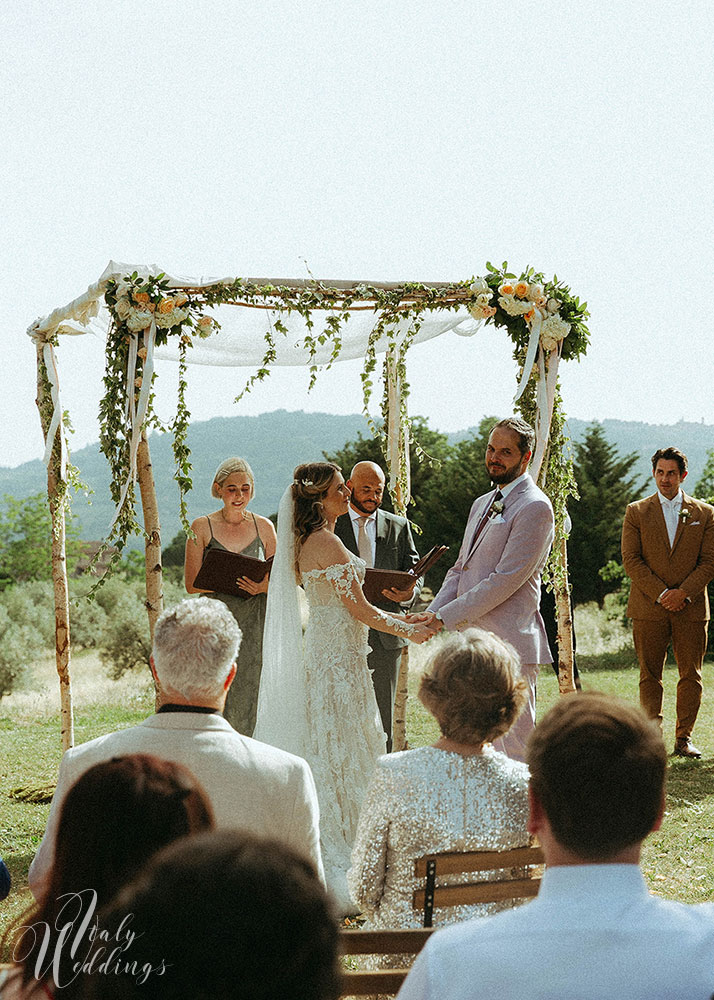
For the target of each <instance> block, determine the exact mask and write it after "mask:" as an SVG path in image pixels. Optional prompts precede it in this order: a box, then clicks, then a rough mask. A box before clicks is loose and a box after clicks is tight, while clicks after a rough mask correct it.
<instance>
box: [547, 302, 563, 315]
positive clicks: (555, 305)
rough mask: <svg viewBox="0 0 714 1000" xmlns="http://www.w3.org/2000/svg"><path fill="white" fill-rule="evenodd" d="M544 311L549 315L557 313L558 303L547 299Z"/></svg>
mask: <svg viewBox="0 0 714 1000" xmlns="http://www.w3.org/2000/svg"><path fill="white" fill-rule="evenodd" d="M546 309H547V310H548V312H549V313H557V311H558V310H559V309H560V302H559V301H558V300H557V299H548V305H547V306H546Z"/></svg>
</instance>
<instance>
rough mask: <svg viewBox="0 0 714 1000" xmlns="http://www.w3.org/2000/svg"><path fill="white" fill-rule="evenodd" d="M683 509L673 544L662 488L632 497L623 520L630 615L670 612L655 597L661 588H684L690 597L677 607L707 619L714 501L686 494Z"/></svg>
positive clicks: (660, 616)
mask: <svg viewBox="0 0 714 1000" xmlns="http://www.w3.org/2000/svg"><path fill="white" fill-rule="evenodd" d="M682 510H688V511H689V512H690V515H689V517H687V518H686V519H684V518H682V517H681V516H680V519H679V524H678V526H677V533H676V535H675V536H674V545H672V547H671V548H670V544H669V536H668V534H667V525H666V523H665V520H664V514H663V513H662V504H661V503H660V500H659V493H654V494H653V495H652V496H650V497H646V498H645V499H644V500H637V501H636V502H635V503H631V504H630V505H629V506H628V508H627V511H626V513H625V522H624V524H623V526H622V562H623V565H624V567H625V572H626V573H627V575H628V576H629V577H630V579H631V580H632V588H631V590H630V600H629V602H628V605H627V613H628V615H629V616H630V618H636V619H639V620H645V621H662V620H664V619H666V618H668V617H669V615H670V612H669V611H667V610H666V609H665V608H663V607H662V605H661V604H658V603H657V598H658V597H659V596H660V594H661V593H662V591H664V590H669V589H673V588H681V589H682V590H683V591H684V592H685V594H686V595H687V597H688V598H689V603H688V604H687V606H686V607H685V608H684V609H683V610H682V611H679V612H677V615H678V617H679V618H682V619H689V620H690V621H708V620H709V599H708V597H707V590H706V588H707V584H708V583H709V581H710V580H711V579H712V578H713V577H714V507H712V506H710V505H709V504H708V503H704V502H703V501H701V500H694V499H692V497H689V496H687V495H686V493H683V494H682Z"/></svg>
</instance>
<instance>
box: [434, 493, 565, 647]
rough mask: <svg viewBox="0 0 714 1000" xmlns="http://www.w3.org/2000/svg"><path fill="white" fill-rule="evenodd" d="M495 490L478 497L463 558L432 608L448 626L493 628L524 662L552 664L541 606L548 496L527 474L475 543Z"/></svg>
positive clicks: (548, 539) (548, 538) (548, 541)
mask: <svg viewBox="0 0 714 1000" xmlns="http://www.w3.org/2000/svg"><path fill="white" fill-rule="evenodd" d="M494 493H495V490H491V491H490V492H489V493H487V494H486V495H485V496H482V497H479V498H478V500H475V501H474V504H473V506H472V507H471V513H470V514H469V519H468V522H467V524H466V531H465V532H464V540H463V543H462V545H461V550H460V551H459V557H458V559H457V560H456V563H455V564H454V566H452V568H451V569H450V570H449V572H448V573H447V574H446V577H445V579H444V582H443V584H442V586H441V590H440V591H439V593H438V594H437V595H436V597H435V598H434V600H433V601H432V603H431V605H430V608H429V610H430V611H439V612H440V613H441V617H442V619H443V621H444V624H445V625H446V627H447V629H449V630H457V631H459V630H462V629H465V628H468V627H469V626H477V627H478V628H483V629H486V630H487V631H489V632H494V633H495V634H496V635H497V636H499V637H500V638H501V639H505V640H506V641H507V642H510V643H511V645H512V646H514V647H515V649H516V652H517V653H518V655H519V656H520V658H521V661H522V662H523V663H551V662H552V655H551V652H550V649H549V647H548V639H547V636H546V633H545V628H544V626H543V619H542V618H541V616H540V612H539V611H538V605H539V601H540V575H541V571H542V569H543V566H544V565H545V562H546V559H547V558H548V552H549V551H550V547H551V545H552V544H553V534H554V523H553V509H552V507H551V504H550V500H549V499H548V497H547V496H546V495H545V493H543V492H542V490H540V489H538V487H537V486H536V485H535V483H534V482H533V480H532V479H531V478H530V476H527V477H526V478H525V479H524V480H523V481H522V482H520V483H519V484H518V485H517V486H515V487H514V488H513V490H511V492H510V493H509V494H508V495H507V496H506V499H505V501H504V509H503V514H502V515H501V516H500V517H494V518H492V519H491V520H489V521H488V523H487V525H486V527H485V528H484V529H483V531H482V532H481V534H480V535H479V537H478V539H477V540H476V544H475V546H474V545H473V540H474V534H475V532H476V529H477V527H478V523H479V521H480V520H481V515H482V514H483V513H484V511H485V510H486V509H487V507H488V506H489V505H490V503H491V501H492V499H493V496H494ZM472 548H473V550H472Z"/></svg>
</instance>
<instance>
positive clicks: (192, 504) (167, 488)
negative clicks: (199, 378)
mask: <svg viewBox="0 0 714 1000" xmlns="http://www.w3.org/2000/svg"><path fill="white" fill-rule="evenodd" d="M591 423H593V421H585V420H578V419H574V418H573V419H570V420H568V423H567V429H568V432H569V434H570V436H571V438H572V439H573V440H574V441H579V440H582V438H583V436H584V434H585V431H586V429H587V427H588V426H589V425H590V424H591ZM601 423H602V426H603V429H604V431H605V434H606V436H607V439H608V441H610V442H611V443H612V444H613V445H615V447H616V448H617V449H618V451H619V452H620V454H621V455H627V454H630V453H631V452H635V453H637V454H638V455H639V456H640V457H639V460H638V462H637V463H636V465H635V467H634V472H635V473H636V474H637V475H639V476H640V477H641V478H642V479H645V480H649V481H651V480H650V477H651V466H650V456H651V455H652V453H653V452H654V451H656V449H657V448H660V447H667V446H668V445H674V446H675V447H677V448H681V450H682V451H683V452H684V453H685V454H686V455H687V457H688V459H689V470H690V472H689V478H688V480H687V486H688V487H689V489H690V491H692V490H694V486H695V484H696V482H697V480H698V479H699V477H700V475H701V472H702V469H703V467H704V464H705V462H706V458H707V451H708V450H709V449H710V448H713V447H714V426H712V425H711V424H703V423H700V424H694V423H688V422H686V421H679V423H676V424H647V423H642V422H640V421H625V420H609V419H607V420H603V421H601ZM435 429H436V430H438V428H435ZM475 429H476V425H474V427H470V428H468V429H466V430H464V431H458V432H455V433H453V434H449V435H448V438H449V441H450V442H451V443H455V442H456V441H458V440H461V439H463V438H465V437H468V436H469V434H471V433H472V432H473V431H474V430H475ZM360 432H361V433H362V434H363V436H365V437H369V435H370V432H369V429H368V426H367V422H366V421H365V419H364V417H363V416H362V415H361V414H356V413H355V414H349V415H347V416H343V415H335V414H332V413H305V412H303V411H302V410H300V411H288V410H275V411H273V412H271V413H264V414H261V415H260V416H257V417H246V416H236V417H214V418H213V419H212V420H205V421H195V422H194V423H193V424H192V425H191V429H190V431H189V447H190V448H191V461H192V464H193V490H192V492H191V493H190V494H189V496H188V508H189V516H190V518H191V519H193V518H195V517H198V516H199V515H200V514H207V513H209V512H210V511H211V510H214V509H215V508H216V501H215V500H214V499H213V498H212V497H211V482H212V480H213V475H214V473H215V471H216V469H217V468H218V465H219V464H220V463H221V461H223V459H224V458H227V457H228V456H230V455H241V456H242V457H243V458H245V459H246V461H248V463H249V464H250V465H251V467H252V469H253V471H254V473H255V478H256V484H257V489H256V496H255V501H254V503H253V509H254V510H255V511H256V513H259V514H265V515H269V514H273V513H274V512H275V511H276V510H277V509H278V503H279V501H280V497H281V496H282V494H283V491H284V489H285V487H286V485H287V484H288V482H289V481H290V478H291V476H292V472H293V469H294V467H295V466H296V465H297V464H299V463H300V462H306V461H316V460H317V461H319V460H320V459H322V453H323V451H326V452H334V451H337V450H339V449H340V448H342V446H343V445H344V444H345V443H346V442H348V441H354V440H355V439H356V438H357V435H358V434H359V433H360ZM149 442H150V446H151V458H152V464H153V467H154V476H155V481H156V492H157V497H158V501H159V514H160V518H161V535H162V542H163V544H164V545H166V544H167V543H168V542H169V541H170V540H171V539H172V538H173V537H174V536H175V535H176V533H177V532H178V530H179V527H180V522H179V517H178V488H177V486H176V482H175V480H174V465H173V455H172V453H171V436H170V435H169V434H160V433H152V434H151V436H150V439H149ZM72 461H73V462H74V464H75V465H77V466H78V468H79V470H80V475H81V477H82V479H83V481H84V482H85V483H86V484H87V485H88V486H89V487H90V488H91V489H93V490H94V494H93V495H92V497H91V503H87V502H86V501H85V499H84V498H83V497H81V496H79V497H77V498H75V499H74V501H73V510H74V512H75V514H76V515H77V518H78V521H79V526H80V535H81V537H82V538H85V539H87V540H90V539H92V540H96V539H100V538H103V537H104V535H105V534H106V531H107V528H108V526H109V524H110V522H111V519H112V515H113V506H112V502H111V498H110V496H109V475H108V468H107V463H106V460H105V458H104V456H103V455H102V454H101V452H100V451H99V445H98V444H93V445H89V446H87V447H86V448H82V449H81V450H79V451H77V452H74V453H73V455H72ZM346 471H348V470H346ZM45 489H46V476H45V469H44V466H43V464H42V462H40V461H33V462H26V463H25V464H24V465H20V466H17V468H14V469H9V468H2V467H0V496H2V495H4V494H9V495H11V496H14V497H17V498H22V497H26V496H29V495H30V494H33V493H39V492H41V491H44V490H45ZM649 489H650V487H649V483H648V484H647V486H646V488H645V489H644V491H643V495H644V494H645V493H646V492H648V491H649Z"/></svg>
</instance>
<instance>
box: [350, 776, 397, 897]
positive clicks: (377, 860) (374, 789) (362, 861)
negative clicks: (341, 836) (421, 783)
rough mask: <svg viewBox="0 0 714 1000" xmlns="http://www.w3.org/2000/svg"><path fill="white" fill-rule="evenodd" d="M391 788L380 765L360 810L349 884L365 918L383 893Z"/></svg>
mask: <svg viewBox="0 0 714 1000" xmlns="http://www.w3.org/2000/svg"><path fill="white" fill-rule="evenodd" d="M390 788H391V783H390V782H389V781H388V780H387V774H386V771H385V770H384V768H382V767H380V766H379V765H377V770H376V771H375V773H374V777H373V778H372V783H371V785H370V787H369V790H368V792H367V794H366V795H365V798H364V802H363V803H362V809H361V811H360V816H359V823H358V824H357V835H356V837H355V843H354V847H353V848H352V867H351V868H350V870H349V871H348V873H347V885H348V887H349V890H350V893H351V894H352V898H353V899H354V901H355V903H357V905H358V906H359V907H361V909H362V911H363V912H364V914H365V915H371V914H372V913H374V911H375V910H376V909H377V908H378V907H379V904H380V902H381V899H382V894H383V892H384V878H385V873H386V870H387V840H388V837H389V816H390V812H391V809H390V801H391V796H390Z"/></svg>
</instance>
